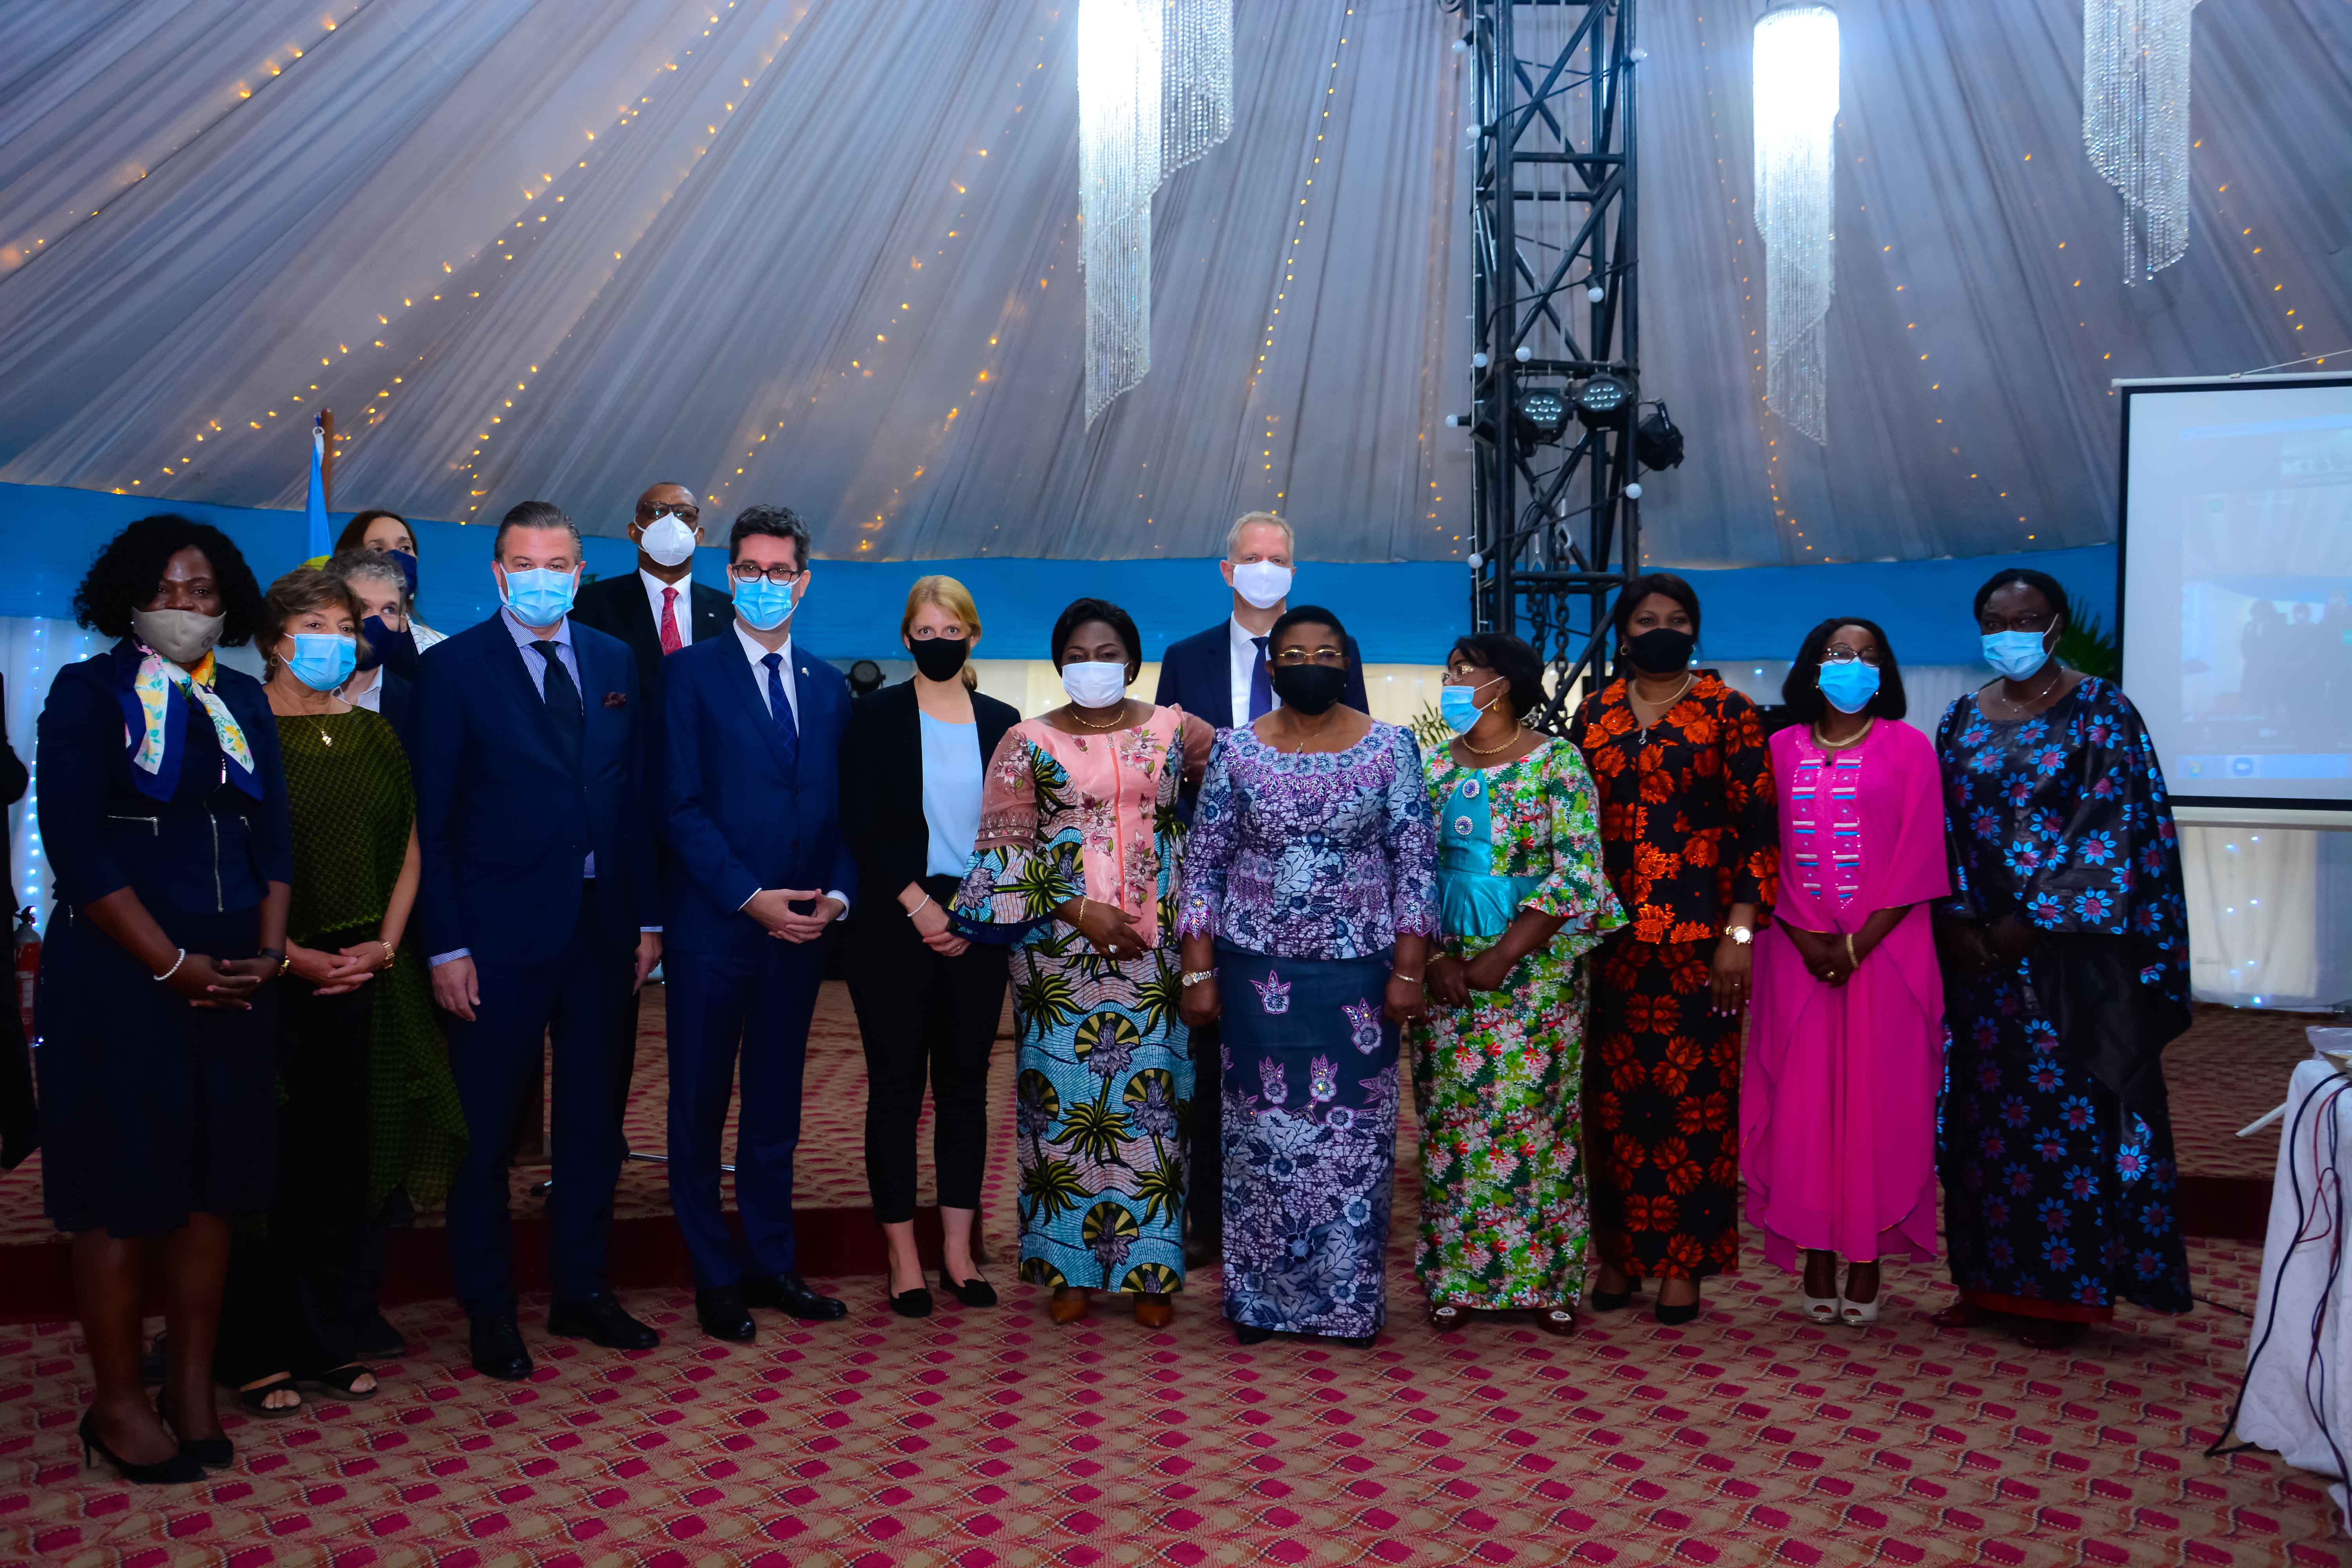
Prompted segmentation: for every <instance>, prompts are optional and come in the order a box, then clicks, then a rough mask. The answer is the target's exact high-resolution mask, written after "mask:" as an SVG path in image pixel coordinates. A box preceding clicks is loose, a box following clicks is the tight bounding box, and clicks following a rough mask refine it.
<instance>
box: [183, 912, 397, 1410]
mask: <svg viewBox="0 0 2352 1568" xmlns="http://www.w3.org/2000/svg"><path fill="white" fill-rule="evenodd" d="M372 939H373V933H372V931H335V932H331V933H330V934H328V935H326V936H322V937H320V938H318V939H316V941H315V942H314V943H312V944H311V945H315V946H318V947H320V948H322V949H324V950H325V951H327V952H340V951H341V949H343V948H344V947H347V946H351V945H353V944H355V943H358V942H366V941H370V940H372ZM376 984H377V983H376V982H374V981H373V980H371V981H368V982H366V983H365V984H362V985H360V986H358V987H356V988H355V989H353V990H351V991H346V992H342V993H341V994H337V995H332V996H321V995H320V994H318V993H317V992H316V991H315V990H313V989H312V988H311V987H310V985H309V984H305V983H304V982H302V981H300V980H297V979H295V978H293V977H292V976H291V975H289V976H288V977H287V978H286V980H284V981H283V982H281V983H280V984H279V990H280V995H279V999H278V1006H279V1015H278V1017H279V1026H278V1082H279V1084H280V1086H281V1087H282V1088H283V1089H284V1091H285V1092H284V1097H283V1099H282V1100H281V1101H280V1102H279V1105H278V1150H279V1154H278V1190H277V1194H276V1197H275V1200H274V1201H273V1202H272V1203H271V1205H270V1208H269V1215H268V1223H267V1225H266V1226H259V1225H254V1224H249V1223H247V1224H240V1225H239V1226H238V1230H237V1235H236V1239H235V1243H234V1246H233V1247H232V1249H231V1252H230V1268H229V1282H228V1289H227V1292H226V1296H225V1297H224V1299H223V1301H222V1314H221V1336H220V1346H219V1351H218V1354H217V1356H216V1358H215V1359H216V1363H217V1365H218V1368H219V1371H220V1373H221V1375H222V1376H223V1377H225V1378H226V1379H228V1380H229V1381H231V1382H235V1383H248V1382H251V1381H252V1380H253V1379H255V1378H257V1377H260V1376H262V1375H263V1374H265V1373H271V1372H282V1371H292V1372H295V1373H318V1372H324V1371H326V1370H327V1369H328V1368H330V1367H336V1366H341V1365H343V1364H345V1363H349V1362H350V1361H352V1359H353V1356H354V1350H355V1346H356V1343H357V1336H358V1335H359V1333H360V1331H362V1329H364V1328H365V1327H366V1326H367V1325H368V1323H369V1322H370V1321H371V1320H372V1319H373V1316H374V1313H375V1305H376V1300H375V1286H376V1285H377V1284H378V1282H379V1280H380V1272H379V1271H378V1270H377V1269H375V1268H372V1267H371V1254H372V1252H373V1250H375V1249H376V1248H377V1247H380V1246H381V1244H382V1232H383V1226H382V1225H381V1223H380V1222H381V1219H382V1215H378V1214H376V1213H374V1212H373V1211H372V1210H371V1208H370V1205H369V1204H368V1175H369V1152H370V1139H369V1136H368V1131H369V1121H370V1117H369V1107H370V1105H371V1103H372V1098H373V1097H372V1095H371V1093H370V1079H369V1069H370V1059H371V1058H370V1050H371V1045H372V1042H373V1037H374V1028H373V1018H374V1013H375V986H376Z"/></svg>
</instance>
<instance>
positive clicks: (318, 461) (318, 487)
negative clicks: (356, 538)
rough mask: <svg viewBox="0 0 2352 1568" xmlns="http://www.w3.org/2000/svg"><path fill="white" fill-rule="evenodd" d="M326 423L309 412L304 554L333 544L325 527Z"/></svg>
mask: <svg viewBox="0 0 2352 1568" xmlns="http://www.w3.org/2000/svg"><path fill="white" fill-rule="evenodd" d="M326 463H327V422H326V421H325V420H324V419H322V418H320V417H319V416H316V415H313V416H311V419H310V499H309V500H308V501H306V502H305V503H304V507H303V510H304V511H305V512H306V513H307V515H308V518H309V521H310V531H309V540H310V545H309V548H308V549H307V550H305V551H304V552H303V553H304V554H306V555H325V554H327V553H329V552H331V551H332V550H333V549H334V547H335V543H334V538H333V536H332V535H331V533H330V532H329V531H328V529H327V476H326Z"/></svg>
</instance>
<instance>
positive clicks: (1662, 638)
mask: <svg viewBox="0 0 2352 1568" xmlns="http://www.w3.org/2000/svg"><path fill="white" fill-rule="evenodd" d="M1697 643H1698V639H1697V638H1696V637H1693V636H1691V635H1690V633H1688V632H1678V631H1675V629H1674V628H1673V627H1671V626H1659V627H1658V628H1656V629H1655V630H1654V631H1646V632H1643V634H1642V635H1641V636H1640V637H1628V638H1626V639H1625V651H1626V652H1628V653H1630V654H1632V655H1633V667H1634V668H1636V669H1639V670H1641V671H1642V672H1643V674H1645V675H1679V674H1681V673H1682V671H1683V670H1685V668H1689V665H1690V656H1691V649H1692V648H1693V647H1696V646H1697Z"/></svg>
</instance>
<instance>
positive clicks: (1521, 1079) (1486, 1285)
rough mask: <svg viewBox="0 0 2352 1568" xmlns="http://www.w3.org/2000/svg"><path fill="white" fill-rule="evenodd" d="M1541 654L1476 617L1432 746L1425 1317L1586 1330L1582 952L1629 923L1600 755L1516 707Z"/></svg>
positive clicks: (1422, 1049) (1526, 698)
mask: <svg viewBox="0 0 2352 1568" xmlns="http://www.w3.org/2000/svg"><path fill="white" fill-rule="evenodd" d="M1542 700H1543V660H1542V658H1540V657H1539V656H1538V654H1537V653H1536V651H1535V649H1533V648H1532V647H1528V645H1527V644H1526V643H1525V642H1522V641H1521V640H1520V639H1519V638H1517V637H1511V636H1508V635H1506V634H1503V633H1497V632H1485V633H1480V634H1478V635H1476V636H1473V637H1464V638H1462V639H1461V640H1460V641H1459V642H1457V643H1455V644H1454V652H1453V654H1452V655H1451V657H1449V658H1447V660H1446V669H1445V686H1444V689H1443V690H1442V691H1441V692H1440V693H1439V710H1440V712H1441V714H1442V715H1443V716H1444V720H1445V721H1446V724H1447V725H1448V727H1449V728H1451V729H1453V730H1454V731H1455V734H1456V738H1455V740H1454V742H1453V744H1452V745H1451V746H1450V747H1448V748H1447V749H1446V750H1445V751H1444V752H1431V753H1430V756H1429V763H1428V766H1429V787H1430V797H1431V800H1432V802H1433V805H1434V808H1435V811H1436V815H1437V836H1438V837H1437V844H1438V847H1437V896H1438V910H1439V919H1440V921H1442V923H1443V927H1444V941H1443V944H1442V946H1441V948H1440V950H1439V951H1438V952H1436V953H1435V954H1434V955H1433V957H1432V958H1431V960H1430V964H1429V974H1428V988H1429V995H1430V1001H1431V1003H1432V1006H1431V1008H1430V1011H1429V1016H1428V1019H1427V1021H1426V1022H1424V1023H1423V1024H1422V1025H1420V1026H1417V1027H1416V1028H1415V1029H1414V1030H1413V1033H1412V1081H1413V1098H1414V1102H1415V1103H1416V1104H1417V1105H1418V1106H1419V1108H1420V1111H1421V1245H1420V1247H1419V1249H1418V1251H1417V1252H1416V1254H1415V1256H1414V1259H1413V1271H1414V1273H1415V1274H1417V1275H1418V1276H1419V1277H1420V1279H1421V1288H1422V1290H1423V1293H1424V1294H1425V1295H1426V1296H1427V1297H1428V1300H1429V1318H1430V1321H1431V1322H1432V1323H1433V1324H1434V1325H1435V1326H1436V1327H1437V1328H1439V1329H1440V1330H1445V1329H1452V1328H1456V1327H1459V1326H1460V1324H1461V1322H1462V1319H1463V1315H1464V1314H1465V1313H1466V1312H1472V1311H1490V1312H1491V1311H1507V1310H1529V1311H1533V1312H1534V1313H1535V1314H1536V1321H1537V1323H1538V1325H1539V1326H1541V1327H1542V1328H1544V1329H1547V1330H1549V1331H1551V1332H1553V1333H1558V1334H1566V1333H1571V1332H1573V1331H1575V1327H1576V1316H1575V1307H1576V1302H1577V1300H1578V1299H1579V1298H1580V1296H1581V1295H1582V1294H1583V1291H1584V1254H1585V1243H1586V1240H1587V1238H1588V1237H1589V1235H1590V1232H1591V1221H1590V1218H1589V1215H1588V1212H1587V1210H1586V1207H1585V1196H1584V1159H1583V1150H1582V1136H1581V1135H1582V1111H1581V1110H1580V1105H1579V1100H1580V1093H1579V1091H1580V1088H1581V1086H1582V1082H1583V1076H1584V1013H1585V1004H1586V991H1585V975H1584V969H1585V966H1584V963H1583V955H1584V953H1585V952H1587V951H1588V950H1590V949H1591V947H1593V946H1594V945H1595V944H1596V943H1598V942H1600V941H1601V937H1602V936H1604V935H1606V934H1607V933H1608V932H1609V931H1612V930H1614V929H1616V928H1617V927H1618V926H1621V925H1622V924H1624V923H1625V917H1624V915H1623V914H1622V912H1621V911H1620V910H1619V907H1618V903H1617V896H1616V893H1615V892H1614V891H1613V890H1612V889H1611V887H1610V885H1609V879H1608V876H1607V874H1606V872H1605V871H1603V869H1602V868H1601V823H1600V813H1599V807H1598V805H1597V804H1596V802H1595V799H1594V795H1593V789H1592V778H1591V774H1590V773H1586V772H1585V768H1584V759H1583V757H1582V756H1581V755H1580V753H1579V752H1578V751H1577V749H1576V748H1575V747H1574V746H1572V745H1570V743H1569V742H1566V741H1559V740H1554V739H1552V738H1550V737H1549V736H1546V735H1541V734H1538V733H1537V732H1536V731H1532V730H1529V729H1528V728H1527V726H1526V725H1525V724H1523V723H1522V722H1521V720H1522V719H1523V718H1524V717H1525V716H1526V715H1527V714H1528V712H1529V711H1530V710H1533V709H1534V708H1535V707H1536V706H1537V705H1538V703H1540V702H1541V701H1542Z"/></svg>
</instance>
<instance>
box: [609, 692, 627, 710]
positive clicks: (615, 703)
mask: <svg viewBox="0 0 2352 1568" xmlns="http://www.w3.org/2000/svg"><path fill="white" fill-rule="evenodd" d="M628 705H629V694H628V693H627V692H625V691H607V692H606V693H604V706H605V707H607V708H626V707H627V706H628Z"/></svg>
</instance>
